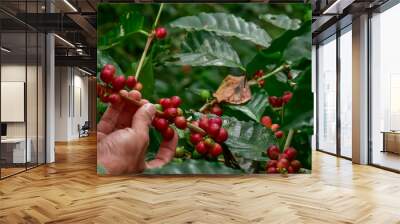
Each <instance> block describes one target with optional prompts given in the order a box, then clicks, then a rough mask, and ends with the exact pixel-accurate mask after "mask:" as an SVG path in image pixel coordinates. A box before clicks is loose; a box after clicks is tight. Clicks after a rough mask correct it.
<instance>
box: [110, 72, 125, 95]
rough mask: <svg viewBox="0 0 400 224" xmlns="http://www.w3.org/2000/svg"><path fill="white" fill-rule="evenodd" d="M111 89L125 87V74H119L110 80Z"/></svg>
mask: <svg viewBox="0 0 400 224" xmlns="http://www.w3.org/2000/svg"><path fill="white" fill-rule="evenodd" d="M112 85H113V89H114V90H115V91H119V90H121V89H123V88H124V87H125V76H123V75H120V76H118V77H115V78H114V80H113V81H112Z"/></svg>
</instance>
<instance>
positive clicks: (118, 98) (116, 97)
mask: <svg viewBox="0 0 400 224" xmlns="http://www.w3.org/2000/svg"><path fill="white" fill-rule="evenodd" d="M108 101H109V102H110V103H111V104H117V103H120V102H121V96H120V95H119V94H117V93H112V94H111V95H110V96H109V97H108Z"/></svg>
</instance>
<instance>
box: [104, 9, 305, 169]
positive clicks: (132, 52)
mask: <svg viewBox="0 0 400 224" xmlns="http://www.w3.org/2000/svg"><path fill="white" fill-rule="evenodd" d="M97 24H98V27H97V30H98V31H97V32H98V34H97V35H98V50H97V70H98V71H97V80H98V83H97V95H98V99H97V122H98V133H97V160H98V166H97V171H98V174H99V175H120V174H235V175H238V174H284V175H286V174H288V173H289V174H291V173H310V171H311V136H312V134H313V93H312V91H311V6H310V5H309V4H264V3H246V4H211V3H209V4H135V3H132V4H110V3H103V4H99V5H98V23H97Z"/></svg>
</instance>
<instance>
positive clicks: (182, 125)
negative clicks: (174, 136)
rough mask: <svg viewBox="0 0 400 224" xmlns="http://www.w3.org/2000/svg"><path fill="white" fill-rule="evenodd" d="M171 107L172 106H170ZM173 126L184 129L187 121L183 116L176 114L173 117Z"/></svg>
mask: <svg viewBox="0 0 400 224" xmlns="http://www.w3.org/2000/svg"><path fill="white" fill-rule="evenodd" d="M170 109H172V108H170ZM175 126H176V127H177V128H179V129H186V127H187V122H186V118H185V117H184V116H178V117H176V118H175Z"/></svg>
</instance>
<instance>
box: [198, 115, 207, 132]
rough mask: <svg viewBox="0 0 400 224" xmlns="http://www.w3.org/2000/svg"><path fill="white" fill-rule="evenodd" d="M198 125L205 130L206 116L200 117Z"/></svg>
mask: <svg viewBox="0 0 400 224" xmlns="http://www.w3.org/2000/svg"><path fill="white" fill-rule="evenodd" d="M199 127H200V128H201V129H203V130H204V131H207V129H208V118H207V117H206V116H204V117H202V118H200V120H199Z"/></svg>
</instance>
